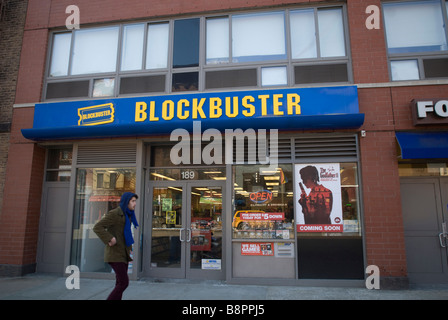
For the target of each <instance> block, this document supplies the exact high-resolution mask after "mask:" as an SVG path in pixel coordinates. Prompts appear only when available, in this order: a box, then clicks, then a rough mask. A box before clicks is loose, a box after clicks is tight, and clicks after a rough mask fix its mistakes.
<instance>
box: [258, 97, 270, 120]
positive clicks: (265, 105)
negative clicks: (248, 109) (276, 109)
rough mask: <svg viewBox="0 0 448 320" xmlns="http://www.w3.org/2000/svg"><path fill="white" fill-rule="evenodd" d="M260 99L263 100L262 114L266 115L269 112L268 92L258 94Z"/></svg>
mask: <svg viewBox="0 0 448 320" xmlns="http://www.w3.org/2000/svg"><path fill="white" fill-rule="evenodd" d="M258 99H260V100H261V115H262V116H266V115H267V114H268V107H267V103H266V101H267V100H268V99H269V95H268V94H263V95H260V96H258Z"/></svg>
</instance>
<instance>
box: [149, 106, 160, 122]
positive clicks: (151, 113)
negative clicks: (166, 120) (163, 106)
mask: <svg viewBox="0 0 448 320" xmlns="http://www.w3.org/2000/svg"><path fill="white" fill-rule="evenodd" d="M149 110H150V111H149V121H159V117H156V116H155V113H156V102H155V101H151V102H150V104H149Z"/></svg>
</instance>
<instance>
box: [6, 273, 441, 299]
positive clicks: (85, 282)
mask: <svg viewBox="0 0 448 320" xmlns="http://www.w3.org/2000/svg"><path fill="white" fill-rule="evenodd" d="M66 280H67V278H66V277H62V276H58V275H49V274H36V273H35V274H29V275H26V276H23V277H10V278H9V277H5V278H1V277H0V300H105V299H106V298H107V296H108V295H109V293H110V292H111V290H112V288H113V287H114V284H115V280H105V279H86V278H82V277H81V279H80V282H79V289H72V290H69V289H67V287H66ZM123 300H184V301H185V300H192V301H193V300H195V301H196V302H197V301H199V300H233V301H235V300H239V301H255V300H259V301H263V300H448V286H426V287H411V288H410V289H406V290H383V289H380V290H375V289H372V290H368V289H366V288H360V287H353V288H352V287H302V286H261V285H235V284H226V283H224V282H220V281H201V282H191V281H176V280H167V281H163V282H162V281H160V280H154V279H142V280H135V281H130V284H129V287H128V288H127V289H126V291H125V293H124V295H123Z"/></svg>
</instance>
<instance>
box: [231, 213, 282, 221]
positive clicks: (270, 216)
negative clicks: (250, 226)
mask: <svg viewBox="0 0 448 320" xmlns="http://www.w3.org/2000/svg"><path fill="white" fill-rule="evenodd" d="M240 219H241V220H243V221H258V220H260V221H263V220H264V221H275V220H278V221H283V220H285V213H284V212H241V214H240Z"/></svg>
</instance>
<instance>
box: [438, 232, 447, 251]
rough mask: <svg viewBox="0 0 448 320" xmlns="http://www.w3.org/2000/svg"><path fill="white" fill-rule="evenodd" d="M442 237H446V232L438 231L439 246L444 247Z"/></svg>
mask: <svg viewBox="0 0 448 320" xmlns="http://www.w3.org/2000/svg"><path fill="white" fill-rule="evenodd" d="M444 238H445V239H446V234H445V233H443V232H440V233H439V241H440V246H441V247H442V248H446V244H444V240H443V239H444Z"/></svg>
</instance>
